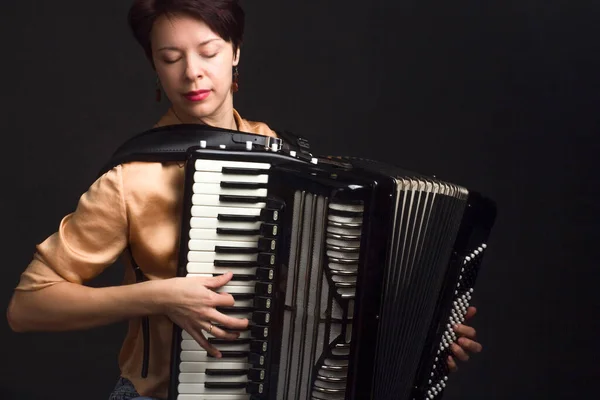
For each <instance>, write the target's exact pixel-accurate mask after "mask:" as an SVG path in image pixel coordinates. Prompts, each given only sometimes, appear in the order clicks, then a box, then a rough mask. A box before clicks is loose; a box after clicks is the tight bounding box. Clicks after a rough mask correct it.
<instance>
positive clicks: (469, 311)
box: [465, 307, 477, 321]
mask: <svg viewBox="0 0 600 400" xmlns="http://www.w3.org/2000/svg"><path fill="white" fill-rule="evenodd" d="M475 314H477V308H475V307H469V308H467V313H466V314H465V321H468V320H470V319H471V318H473V317H474V316H475Z"/></svg>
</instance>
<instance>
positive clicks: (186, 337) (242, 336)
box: [181, 300, 252, 351]
mask: <svg viewBox="0 0 600 400" xmlns="http://www.w3.org/2000/svg"><path fill="white" fill-rule="evenodd" d="M242 302H244V301H239V303H242ZM246 302H249V303H250V304H252V300H247V301H246ZM236 305H237V304H236ZM238 307H244V305H241V304H240V305H238ZM204 336H206V337H207V338H211V337H214V336H213V335H211V334H210V333H208V332H204ZM249 337H250V331H243V332H240V336H239V338H240V339H247V338H249ZM181 338H182V339H184V340H194V338H193V337H192V336H191V335H190V334H189V333H187V332H186V331H183V332H182V334H181ZM203 351H204V350H203Z"/></svg>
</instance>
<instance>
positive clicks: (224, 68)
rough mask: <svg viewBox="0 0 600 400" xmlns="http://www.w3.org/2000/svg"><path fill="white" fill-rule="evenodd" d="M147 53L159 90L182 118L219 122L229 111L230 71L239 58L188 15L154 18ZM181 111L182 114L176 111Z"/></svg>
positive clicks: (223, 42) (221, 40)
mask: <svg viewBox="0 0 600 400" xmlns="http://www.w3.org/2000/svg"><path fill="white" fill-rule="evenodd" d="M151 40H152V57H153V59H154V65H155V68H156V72H157V74H158V77H159V79H160V81H161V84H162V88H163V90H164V91H165V93H166V95H167V97H168V98H169V100H170V101H171V103H172V104H173V106H174V108H175V110H176V112H177V114H178V116H179V117H180V118H181V119H182V120H187V121H182V122H192V121H195V120H197V119H201V120H202V121H204V122H205V123H210V121H211V120H219V119H221V118H223V117H224V116H225V115H226V114H227V113H229V114H230V115H231V114H232V112H233V99H232V93H231V83H232V69H233V67H234V66H236V65H237V64H238V62H239V51H238V52H237V54H235V55H234V53H233V47H232V45H231V43H228V42H226V41H224V40H223V39H222V38H221V37H220V36H219V35H217V34H216V33H214V32H213V31H212V30H211V29H210V28H209V27H208V25H206V23H204V22H203V21H201V20H198V19H195V18H192V17H189V16H184V15H181V16H177V17H173V16H171V17H168V18H167V17H165V16H162V17H160V18H159V19H157V20H156V22H155V24H154V27H153V30H152V37H151ZM181 114H184V115H181Z"/></svg>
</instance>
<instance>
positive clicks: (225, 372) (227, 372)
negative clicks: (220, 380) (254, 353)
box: [205, 368, 248, 376]
mask: <svg viewBox="0 0 600 400" xmlns="http://www.w3.org/2000/svg"><path fill="white" fill-rule="evenodd" d="M205 374H206V375H211V376H242V375H246V374H248V370H247V369H208V368H207V369H206V370H205Z"/></svg>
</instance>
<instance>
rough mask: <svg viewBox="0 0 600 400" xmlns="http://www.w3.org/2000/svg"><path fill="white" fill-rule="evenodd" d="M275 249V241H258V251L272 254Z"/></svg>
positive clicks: (268, 239) (262, 239)
mask: <svg viewBox="0 0 600 400" xmlns="http://www.w3.org/2000/svg"><path fill="white" fill-rule="evenodd" d="M276 248H277V240H275V239H270V238H260V239H258V250H259V251H262V252H273V251H275V249H276Z"/></svg>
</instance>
